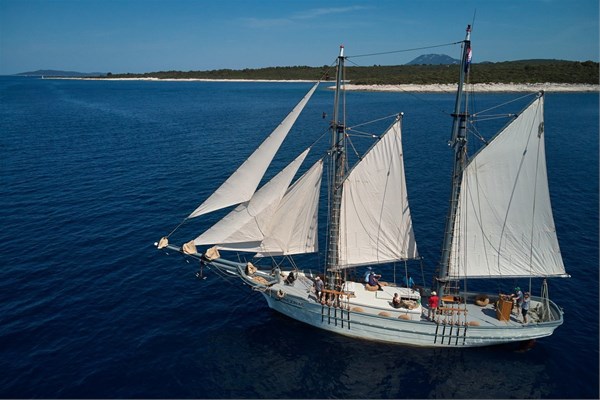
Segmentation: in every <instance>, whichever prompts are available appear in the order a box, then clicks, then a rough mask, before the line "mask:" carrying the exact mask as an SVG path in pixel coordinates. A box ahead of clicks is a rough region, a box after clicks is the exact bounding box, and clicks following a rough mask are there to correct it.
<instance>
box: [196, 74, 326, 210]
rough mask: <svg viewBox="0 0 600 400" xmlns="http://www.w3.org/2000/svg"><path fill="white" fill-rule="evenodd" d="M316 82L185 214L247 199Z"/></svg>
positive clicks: (229, 204)
mask: <svg viewBox="0 0 600 400" xmlns="http://www.w3.org/2000/svg"><path fill="white" fill-rule="evenodd" d="M318 85H319V83H318V82H317V83H316V84H315V85H314V86H313V87H312V88H311V89H310V90H309V92H308V93H307V94H306V95H305V96H304V98H303V99H302V100H301V101H300V102H299V103H298V104H297V105H296V107H294V109H293V110H292V111H291V112H290V113H289V114H288V115H287V117H285V119H284V120H283V121H282V122H281V123H280V124H279V126H277V128H275V130H274V131H273V132H272V133H271V134H270V135H269V136H268V137H267V138H266V139H265V140H264V141H263V142H262V144H261V145H260V146H259V147H258V148H257V149H256V150H255V151H254V153H252V154H251V155H250V157H248V159H246V161H244V163H243V164H242V165H241V166H240V167H239V168H238V169H237V170H236V171H235V172H234V173H233V174H232V175H231V176H230V177H229V178H228V179H227V180H226V181H225V182H223V184H222V185H221V186H220V187H219V188H218V189H217V190H216V191H215V192H214V193H213V194H212V195H211V196H210V197H209V198H208V199H206V200H205V201H204V203H202V204H201V205H200V206H198V208H196V209H195V210H194V211H193V212H192V213H191V214H190V215H189V216H188V218H194V217H198V216H200V215H202V214H206V213H209V212H211V211H215V210H219V209H221V208H225V207H229V206H232V205H234V204H239V203H243V202H245V201H248V200H250V198H251V197H252V195H253V194H254V192H255V191H256V188H257V187H258V184H259V183H260V180H261V179H262V177H263V175H264V173H265V171H266V170H267V167H268V166H269V164H271V161H272V160H273V157H274V156H275V154H276V153H277V150H279V147H280V146H281V143H282V142H283V140H284V139H285V137H286V136H287V134H288V132H289V131H290V129H291V128H292V126H293V125H294V122H296V119H297V118H298V116H299V115H300V113H301V112H302V110H303V109H304V107H305V106H306V103H307V102H308V100H309V99H310V97H311V96H312V94H313V93H314V92H315V90H316V89H317V86H318Z"/></svg>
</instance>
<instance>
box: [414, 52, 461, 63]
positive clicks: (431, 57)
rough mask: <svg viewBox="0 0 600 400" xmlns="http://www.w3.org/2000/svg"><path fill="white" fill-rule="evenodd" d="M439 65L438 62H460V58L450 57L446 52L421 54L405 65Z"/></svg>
mask: <svg viewBox="0 0 600 400" xmlns="http://www.w3.org/2000/svg"><path fill="white" fill-rule="evenodd" d="M421 64H425V65H440V64H444V65H446V64H460V60H457V59H456V58H452V57H450V56H448V55H446V54H423V55H422V56H419V57H417V58H415V59H414V60H412V61H410V62H407V63H406V64H405V65H421Z"/></svg>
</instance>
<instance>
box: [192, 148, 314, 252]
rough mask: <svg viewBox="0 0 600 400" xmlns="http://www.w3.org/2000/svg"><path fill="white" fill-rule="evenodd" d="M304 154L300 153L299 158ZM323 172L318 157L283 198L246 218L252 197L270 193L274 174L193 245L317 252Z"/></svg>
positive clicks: (235, 248) (280, 174)
mask: <svg viewBox="0 0 600 400" xmlns="http://www.w3.org/2000/svg"><path fill="white" fill-rule="evenodd" d="M307 151H308V150H307ZM305 153H306V152H305ZM305 153H303V154H302V155H301V156H300V157H302V159H304V157H305V156H306V154H305ZM300 157H298V158H297V159H296V160H295V161H294V163H295V162H296V161H297V160H298V159H299V158H300ZM294 163H292V164H294ZM292 164H290V165H292ZM286 169H289V168H286ZM296 169H297V168H296ZM286 174H287V172H286V170H283V171H282V172H280V173H279V174H278V176H285V175H286ZM322 175H323V160H322V159H321V160H319V161H317V162H316V163H315V164H314V165H313V166H312V167H311V168H310V169H309V170H308V171H306V172H305V173H304V175H302V176H301V177H300V178H299V179H298V180H297V181H296V182H295V183H294V184H293V185H292V186H290V187H289V188H288V189H287V191H286V192H285V195H283V197H280V198H274V201H269V202H268V204H267V206H266V207H263V208H262V211H260V212H259V216H260V218H254V217H248V215H249V214H248V209H249V207H248V206H249V205H250V204H251V203H253V202H255V198H257V197H259V198H263V199H267V198H268V197H269V196H267V195H266V194H267V192H273V190H272V188H273V187H274V185H272V182H273V181H275V180H276V178H277V176H276V177H275V178H273V180H271V182H269V183H267V184H266V185H265V186H263V187H262V188H261V189H260V190H259V191H258V192H256V195H255V197H253V199H252V200H250V203H248V204H242V205H240V206H238V207H237V208H236V209H235V210H234V211H232V212H231V213H230V214H229V215H227V216H226V217H225V218H223V219H222V220H221V221H219V222H218V223H217V224H215V225H214V226H213V227H212V228H210V229H209V230H208V231H206V232H205V233H204V234H202V235H200V236H199V237H198V238H196V240H195V241H194V244H197V245H198V244H215V245H216V247H217V248H218V249H220V250H231V251H242V252H252V253H257V254H256V256H257V257H266V256H277V255H292V254H304V253H313V252H316V251H318V241H317V240H318V236H317V231H318V224H317V220H318V218H317V216H318V208H319V193H320V188H321V177H322ZM279 180H281V179H279ZM288 183H289V182H288ZM269 187H271V188H269ZM261 192H262V193H261ZM257 201H258V200H257ZM253 207H256V209H258V208H259V207H258V206H253ZM240 221H242V222H244V223H240ZM220 236H221V237H220Z"/></svg>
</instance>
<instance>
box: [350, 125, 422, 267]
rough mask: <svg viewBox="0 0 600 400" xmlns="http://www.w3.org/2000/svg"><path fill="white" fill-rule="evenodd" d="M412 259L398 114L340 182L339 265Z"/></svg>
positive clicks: (414, 255)
mask: <svg viewBox="0 0 600 400" xmlns="http://www.w3.org/2000/svg"><path fill="white" fill-rule="evenodd" d="M417 257H418V252H417V244H416V242H415V237H414V233H413V228H412V220H411V216H410V208H409V206H408V195H407V191H406V182H405V177H404V161H403V152H402V134H401V119H400V118H398V119H397V120H396V121H395V122H394V124H393V125H392V126H391V127H390V128H389V129H388V130H387V131H386V132H385V133H384V135H383V136H382V137H381V138H380V140H379V141H378V142H377V143H376V144H375V145H374V146H373V147H372V148H371V149H370V150H369V151H368V152H367V154H365V156H364V157H363V159H362V160H361V161H360V162H359V163H358V164H357V165H356V166H355V167H354V168H353V169H352V170H351V171H350V173H349V174H348V176H347V178H346V179H345V181H344V183H343V194H342V205H341V214H340V239H339V264H340V265H339V266H340V267H342V268H343V267H349V266H357V265H364V264H371V263H385V262H392V261H399V260H406V259H414V258H417Z"/></svg>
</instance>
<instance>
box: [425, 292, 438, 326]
mask: <svg viewBox="0 0 600 400" xmlns="http://www.w3.org/2000/svg"><path fill="white" fill-rule="evenodd" d="M439 305H440V298H439V297H438V295H437V293H436V292H435V290H434V291H433V292H431V296H429V312H428V313H427V319H428V320H430V321H433V319H434V318H435V314H436V312H437V309H438V306H439Z"/></svg>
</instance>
